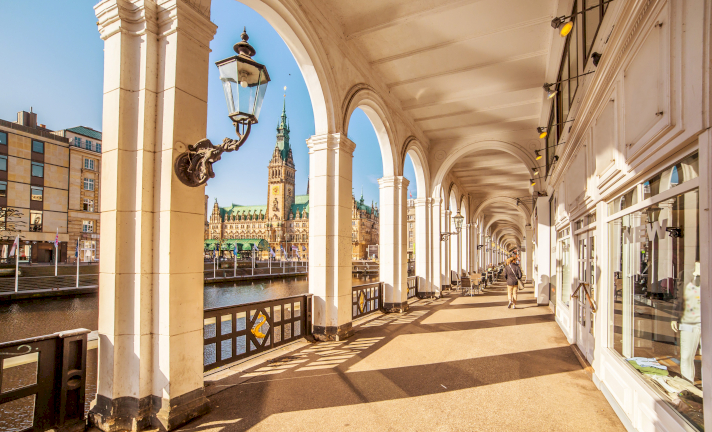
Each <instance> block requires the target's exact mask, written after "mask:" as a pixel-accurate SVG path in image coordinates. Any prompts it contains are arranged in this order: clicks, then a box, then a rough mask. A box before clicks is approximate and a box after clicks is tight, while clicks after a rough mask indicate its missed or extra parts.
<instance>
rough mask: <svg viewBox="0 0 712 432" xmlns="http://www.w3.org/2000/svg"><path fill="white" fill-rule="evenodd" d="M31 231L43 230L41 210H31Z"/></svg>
mask: <svg viewBox="0 0 712 432" xmlns="http://www.w3.org/2000/svg"><path fill="white" fill-rule="evenodd" d="M30 231H42V212H41V211H34V210H32V211H30Z"/></svg>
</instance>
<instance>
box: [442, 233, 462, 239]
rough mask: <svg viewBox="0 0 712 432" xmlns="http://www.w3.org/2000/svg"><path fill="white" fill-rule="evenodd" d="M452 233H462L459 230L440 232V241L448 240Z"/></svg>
mask: <svg viewBox="0 0 712 432" xmlns="http://www.w3.org/2000/svg"><path fill="white" fill-rule="evenodd" d="M451 235H460V232H459V231H455V232H444V233H440V241H446V240H447V239H449V238H450V236H451Z"/></svg>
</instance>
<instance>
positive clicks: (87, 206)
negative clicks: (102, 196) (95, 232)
mask: <svg viewBox="0 0 712 432" xmlns="http://www.w3.org/2000/svg"><path fill="white" fill-rule="evenodd" d="M82 208H83V209H84V211H87V212H93V211H94V200H91V199H88V198H84V205H83V207H82Z"/></svg>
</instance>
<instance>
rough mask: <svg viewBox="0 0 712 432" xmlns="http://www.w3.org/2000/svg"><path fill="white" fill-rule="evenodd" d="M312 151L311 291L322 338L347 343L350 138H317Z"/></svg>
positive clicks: (349, 328) (316, 332)
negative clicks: (345, 340) (343, 340)
mask: <svg viewBox="0 0 712 432" xmlns="http://www.w3.org/2000/svg"><path fill="white" fill-rule="evenodd" d="M307 146H308V147H309V167H310V168H309V183H310V188H311V194H310V197H309V210H310V212H309V220H310V221H309V292H310V293H312V294H313V295H314V298H313V305H312V311H313V313H312V322H313V325H314V327H313V334H314V337H315V338H317V339H319V340H342V339H345V338H347V337H349V336H351V335H352V334H353V328H352V326H351V319H352V310H351V305H352V302H351V172H352V164H353V151H354V149H355V148H356V144H354V143H353V142H352V141H351V140H349V139H348V138H346V136H345V135H342V134H338V133H337V134H328V135H315V136H312V137H311V138H309V139H308V140H307Z"/></svg>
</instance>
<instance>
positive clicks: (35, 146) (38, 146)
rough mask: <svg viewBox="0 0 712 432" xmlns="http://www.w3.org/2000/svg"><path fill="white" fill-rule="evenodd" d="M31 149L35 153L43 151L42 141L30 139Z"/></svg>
mask: <svg viewBox="0 0 712 432" xmlns="http://www.w3.org/2000/svg"><path fill="white" fill-rule="evenodd" d="M32 151H33V152H35V153H44V143H43V142H42V141H35V140H32Z"/></svg>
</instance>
